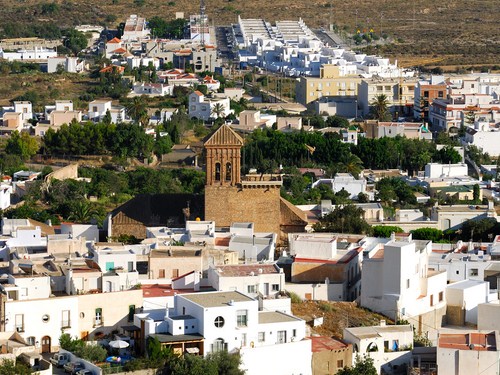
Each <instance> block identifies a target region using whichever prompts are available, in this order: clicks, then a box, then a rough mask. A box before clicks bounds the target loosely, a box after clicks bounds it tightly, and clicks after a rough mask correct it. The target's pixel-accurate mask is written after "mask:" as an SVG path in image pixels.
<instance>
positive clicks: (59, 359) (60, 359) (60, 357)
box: [49, 353, 69, 367]
mask: <svg viewBox="0 0 500 375" xmlns="http://www.w3.org/2000/svg"><path fill="white" fill-rule="evenodd" d="M49 361H50V363H52V364H53V365H54V366H56V367H63V366H64V365H66V364H67V363H68V362H69V356H68V355H67V354H66V353H56V354H54V355H53V356H52V357H51V358H50V360H49Z"/></svg>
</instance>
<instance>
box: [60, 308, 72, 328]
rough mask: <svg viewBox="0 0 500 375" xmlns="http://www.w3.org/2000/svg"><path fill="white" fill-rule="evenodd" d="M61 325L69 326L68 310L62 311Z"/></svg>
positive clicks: (63, 326)
mask: <svg viewBox="0 0 500 375" xmlns="http://www.w3.org/2000/svg"><path fill="white" fill-rule="evenodd" d="M61 327H62V328H69V327H71V324H70V320H69V310H63V311H62V318H61Z"/></svg>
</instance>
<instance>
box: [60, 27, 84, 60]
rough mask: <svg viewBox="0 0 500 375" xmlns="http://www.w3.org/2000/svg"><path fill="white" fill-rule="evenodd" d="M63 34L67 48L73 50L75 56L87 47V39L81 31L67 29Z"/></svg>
mask: <svg viewBox="0 0 500 375" xmlns="http://www.w3.org/2000/svg"><path fill="white" fill-rule="evenodd" d="M63 34H64V37H65V41H64V45H65V47H66V48H68V49H69V50H71V52H73V53H74V54H75V55H76V54H78V53H79V52H80V51H81V50H83V49H85V48H86V47H87V37H86V36H85V34H84V33H82V32H81V31H78V30H75V29H67V30H65V31H64V32H63Z"/></svg>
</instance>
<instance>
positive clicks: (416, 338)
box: [413, 334, 433, 348]
mask: <svg viewBox="0 0 500 375" xmlns="http://www.w3.org/2000/svg"><path fill="white" fill-rule="evenodd" d="M413 345H415V347H429V348H430V347H431V346H433V344H432V341H431V340H430V339H429V338H427V337H425V336H422V335H416V334H414V335H413Z"/></svg>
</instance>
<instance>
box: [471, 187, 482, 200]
mask: <svg viewBox="0 0 500 375" xmlns="http://www.w3.org/2000/svg"><path fill="white" fill-rule="evenodd" d="M480 195H481V188H480V187H479V184H475V185H474V187H473V191H472V199H474V202H479V196H480Z"/></svg>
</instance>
